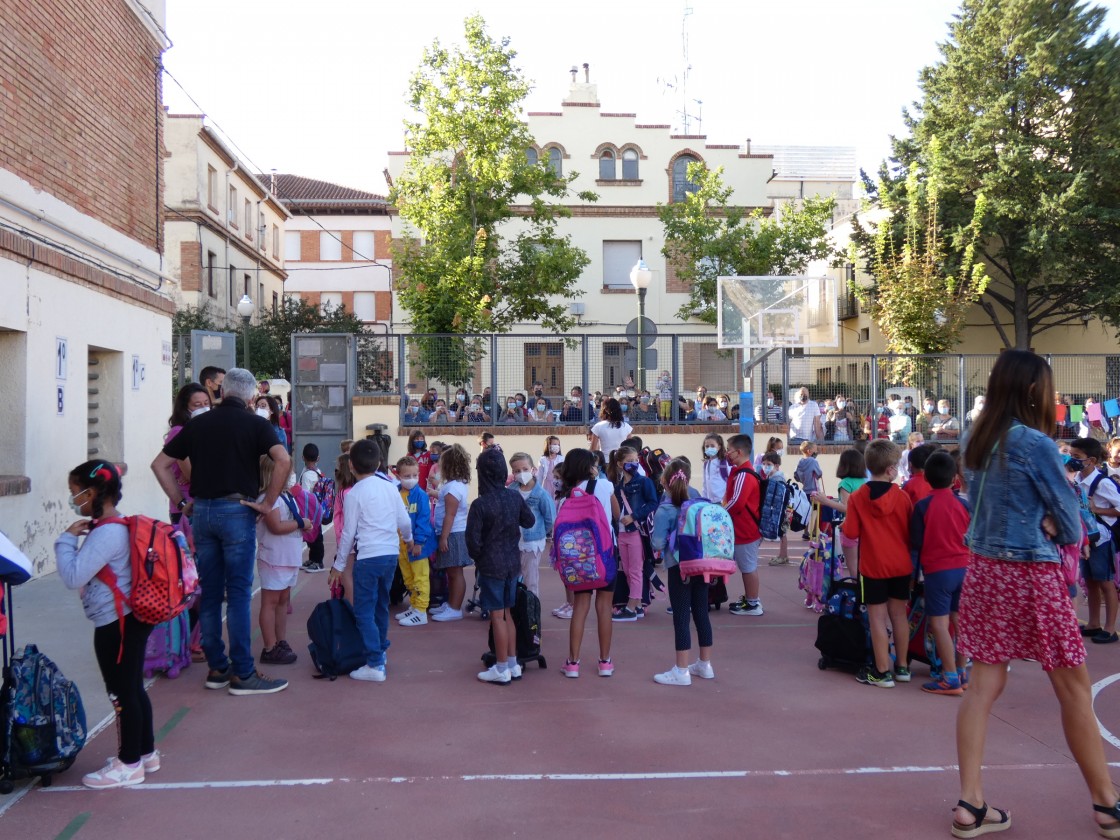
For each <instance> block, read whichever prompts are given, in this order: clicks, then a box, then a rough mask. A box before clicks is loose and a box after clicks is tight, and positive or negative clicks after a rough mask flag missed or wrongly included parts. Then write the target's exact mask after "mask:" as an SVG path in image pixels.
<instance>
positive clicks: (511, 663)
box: [506, 656, 517, 668]
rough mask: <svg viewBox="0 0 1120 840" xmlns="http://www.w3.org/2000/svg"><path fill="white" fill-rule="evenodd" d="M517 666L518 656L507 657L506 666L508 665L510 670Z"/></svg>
mask: <svg viewBox="0 0 1120 840" xmlns="http://www.w3.org/2000/svg"><path fill="white" fill-rule="evenodd" d="M516 664H517V657H516V656H508V657H506V665H508V666H509V667H510V668H512V667H513V666H515V665H516Z"/></svg>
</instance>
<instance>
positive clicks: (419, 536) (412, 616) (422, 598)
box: [395, 455, 436, 627]
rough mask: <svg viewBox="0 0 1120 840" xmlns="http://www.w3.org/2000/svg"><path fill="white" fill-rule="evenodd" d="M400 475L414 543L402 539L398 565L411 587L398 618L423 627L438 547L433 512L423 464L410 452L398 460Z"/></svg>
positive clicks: (426, 617)
mask: <svg viewBox="0 0 1120 840" xmlns="http://www.w3.org/2000/svg"><path fill="white" fill-rule="evenodd" d="M397 478H398V479H399V480H400V483H401V501H403V502H404V506H405V509H406V510H407V511H408V518H409V519H410V520H411V521H412V545H411V546H408V545H405V543H404V541H403V540H402V541H401V545H400V555H399V556H398V558H397V565H398V566H399V568H400V570H401V577H402V578H403V579H404V585H405V588H406V589H407V590H408V609H407V610H405V611H404V612H401V613H397V615H396V616H395V617H396V619H397V624H399V625H400V626H401V627H422V626H423V625H425V624H427V623H428V601H429V598H430V597H431V582H430V581H429V579H428V573H429V567H428V558H429V557H430V556H431V555H432V552H433V551H435V547H436V540H435V532H434V531H433V530H432V514H431V510H430V509H429V507H428V494H427V492H426V491H425V490H424V489H423V488H421V487H420V465H419V464H418V463H417V462H416V459H415V458H413V457H412V456H411V455H405V456H404V457H403V458H401V459H400V460H399V461H397Z"/></svg>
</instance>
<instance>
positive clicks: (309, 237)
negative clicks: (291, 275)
mask: <svg viewBox="0 0 1120 840" xmlns="http://www.w3.org/2000/svg"><path fill="white" fill-rule="evenodd" d="M299 261H300V262H318V261H319V231H317V230H301V231H300V232H299Z"/></svg>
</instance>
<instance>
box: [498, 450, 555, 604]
mask: <svg viewBox="0 0 1120 840" xmlns="http://www.w3.org/2000/svg"><path fill="white" fill-rule="evenodd" d="M509 467H510V469H511V470H513V476H514V478H515V479H516V481H517V490H518V492H519V493H520V494H521V498H522V499H524V500H525V504H526V505H528V506H529V511H530V512H531V513H532V514H533V524H532V525H529V526H522V528H521V539H520V540H519V541H518V543H517V548H518V551H519V552H520V556H521V581H522V583H524V584H525V588H526V589H528V590H529V591H530V592H532V593H533V594H534V595H536V596H538V597H539V596H540V594H541V558H542V557H544V556H545V552H546V551H547V550H548V544H549V543H550V542H551V541H552V525H553V523H554V522H555V520H556V507H555V505H553V503H552V493H551V491H548V490H545V489H544V486H543V485H542V484H541V481H540V480H538V477H537V476H535V475H534V474H533V459H532V457H531V456H530V455H529V454H528V453H525V452H517V453H515V454H514V455H513V457H511V458H510V459H509Z"/></svg>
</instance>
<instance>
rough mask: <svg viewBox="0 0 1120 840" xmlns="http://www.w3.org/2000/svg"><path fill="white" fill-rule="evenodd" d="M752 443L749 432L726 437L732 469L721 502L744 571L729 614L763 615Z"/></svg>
mask: <svg viewBox="0 0 1120 840" xmlns="http://www.w3.org/2000/svg"><path fill="white" fill-rule="evenodd" d="M802 445H803V446H804V444H802ZM753 446H754V442H753V441H752V440H751V437H750V435H732V436H731V438H730V439H729V440H728V441H727V459H728V460H729V461H730V462H731V463H732V464H733V465H734V469H732V470H731V476H730V478H729V479H728V482H727V493H726V494H725V496H724V500H723V506H724V507H725V508H727V512H728V513H730V514H731V522H732V523H733V524H734V526H735V562H736V564H738V566H739V571H740V572H741V573H742V575H743V597H742V598H740V599H739V600H738V601H736V602H735V603H734V604H732V605H731V608H730V612H731V614H732V615H762V601H761V600H760V599H759V597H758V549H759V547H760V546H761V545H762V532H761V531H759V529H758V526H759V519H760V515H761V512H762V480H761V478H760V477H759V475H758V473H756V472H755V471H754V470H752V469H751V450H752V447H753Z"/></svg>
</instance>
